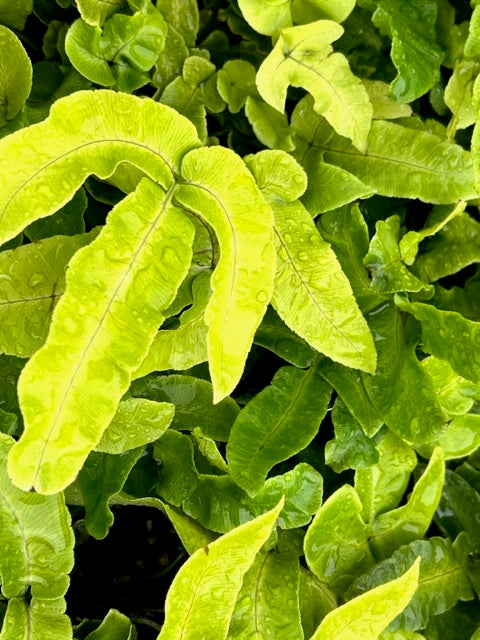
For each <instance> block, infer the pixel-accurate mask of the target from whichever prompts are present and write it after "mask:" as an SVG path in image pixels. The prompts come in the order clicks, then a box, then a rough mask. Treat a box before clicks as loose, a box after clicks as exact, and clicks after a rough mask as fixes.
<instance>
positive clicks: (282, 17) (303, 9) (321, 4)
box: [238, 0, 355, 35]
mask: <svg viewBox="0 0 480 640" xmlns="http://www.w3.org/2000/svg"><path fill="white" fill-rule="evenodd" d="M238 6H239V7H240V10H241V11H242V13H243V15H244V17H245V20H246V21H247V22H248V23H249V24H250V25H251V26H252V27H253V28H254V29H255V31H258V32H259V33H263V34H265V35H272V34H274V33H275V32H276V31H278V30H279V29H283V28H284V27H290V26H292V24H305V23H308V22H313V21H314V20H320V19H321V18H327V19H330V20H335V22H343V21H344V20H345V19H346V18H347V17H348V15H349V14H350V12H351V11H352V9H353V7H354V6H355V1H354V0H299V1H298V0H288V1H287V2H278V1H277V2H268V3H266V4H265V6H262V5H259V4H258V3H257V2H256V1H255V0H240V1H239V3H238Z"/></svg>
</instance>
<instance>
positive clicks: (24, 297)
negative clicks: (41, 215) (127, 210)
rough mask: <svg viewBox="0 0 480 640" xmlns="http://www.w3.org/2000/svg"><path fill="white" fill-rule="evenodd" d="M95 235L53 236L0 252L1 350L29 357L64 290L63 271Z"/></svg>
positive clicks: (42, 341) (39, 343)
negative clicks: (77, 252) (1, 275)
mask: <svg viewBox="0 0 480 640" xmlns="http://www.w3.org/2000/svg"><path fill="white" fill-rule="evenodd" d="M95 235H96V232H93V233H89V234H82V235H77V236H56V237H54V238H47V239H46V240H41V241H40V242H34V243H32V244H26V245H22V246H21V247H18V248H17V249H10V250H9V251H2V252H0V272H1V273H2V274H3V277H2V279H1V280H0V351H2V352H3V353H8V354H10V355H16V356H20V357H25V356H31V355H32V354H33V353H34V352H35V351H36V350H37V349H38V348H39V347H41V346H42V344H43V343H44V342H45V339H46V337H47V333H48V329H49V325H50V320H51V317H52V312H53V309H54V308H55V305H56V303H57V301H58V299H59V298H60V296H61V295H62V294H63V292H64V291H65V269H66V267H67V264H68V262H69V260H70V258H71V257H72V256H73V255H74V253H75V252H76V251H77V250H78V249H80V247H83V246H85V245H86V244H88V243H89V242H90V241H91V240H92V239H93V237H94V236H95Z"/></svg>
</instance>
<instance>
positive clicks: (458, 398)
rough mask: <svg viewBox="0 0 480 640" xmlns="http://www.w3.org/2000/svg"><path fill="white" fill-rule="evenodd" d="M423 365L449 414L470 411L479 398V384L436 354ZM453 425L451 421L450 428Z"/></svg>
mask: <svg viewBox="0 0 480 640" xmlns="http://www.w3.org/2000/svg"><path fill="white" fill-rule="evenodd" d="M422 367H423V368H424V369H425V370H426V371H427V373H428V375H429V376H430V378H431V379H432V381H433V384H434V385H435V391H436V393H437V395H438V399H439V401H440V404H441V405H442V407H443V409H444V410H445V412H446V413H447V414H448V415H449V416H463V415H464V414H465V413H468V412H469V411H470V409H471V408H472V406H473V403H474V401H475V400H476V399H478V398H479V393H480V388H479V386H478V385H476V384H474V383H473V382H470V381H469V380H465V378H462V376H459V375H458V374H456V373H455V371H454V370H453V369H452V367H451V366H450V365H449V363H448V362H447V361H446V360H439V359H438V358H435V357H434V356H430V357H429V358H424V359H423V360H422ZM451 426H452V425H451V423H450V425H449V427H448V429H449V430H450V428H451ZM445 435H446V434H445Z"/></svg>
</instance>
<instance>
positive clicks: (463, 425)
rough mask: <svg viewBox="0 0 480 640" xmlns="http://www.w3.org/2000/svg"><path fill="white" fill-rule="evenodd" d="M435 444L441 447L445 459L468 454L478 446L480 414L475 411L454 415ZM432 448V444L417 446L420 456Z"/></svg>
mask: <svg viewBox="0 0 480 640" xmlns="http://www.w3.org/2000/svg"><path fill="white" fill-rule="evenodd" d="M435 444H436V445H438V446H439V447H442V449H443V451H444V453H445V459H446V460H452V459H453V460H454V459H455V458H463V457H464V456H468V455H470V454H471V453H473V452H474V451H476V450H477V449H478V448H479V447H480V416H479V415H477V414H475V413H468V414H466V415H463V416H455V417H454V418H453V419H452V420H451V422H450V424H449V425H448V428H447V430H446V431H445V433H444V434H443V435H442V436H441V437H440V438H439V439H438V440H437V441H436V443H435ZM432 449H433V444H428V445H421V446H420V447H417V450H418V452H419V453H420V454H421V455H422V456H428V455H429V454H430V453H431V450H432Z"/></svg>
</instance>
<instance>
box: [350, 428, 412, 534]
mask: <svg viewBox="0 0 480 640" xmlns="http://www.w3.org/2000/svg"><path fill="white" fill-rule="evenodd" d="M377 451H378V454H379V459H378V462H376V463H375V464H372V465H370V466H369V467H366V468H365V469H357V471H356V473H355V490H356V492H357V493H358V495H359V496H360V500H361V501H362V504H363V518H364V520H365V522H373V520H374V519H375V518H376V517H377V515H378V514H381V513H384V512H385V511H390V509H394V508H395V507H396V506H397V505H398V503H399V502H400V500H401V498H402V496H403V494H404V492H405V489H406V488H407V485H408V481H409V479H410V474H411V473H412V471H413V469H414V468H415V467H416V465H417V456H416V455H415V452H414V451H413V450H412V447H410V446H409V445H407V444H406V443H405V442H404V441H403V440H401V439H400V438H399V437H398V436H396V435H395V434H394V433H392V432H391V431H386V432H385V433H383V435H382V437H381V439H380V442H379V443H378V444H377Z"/></svg>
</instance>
